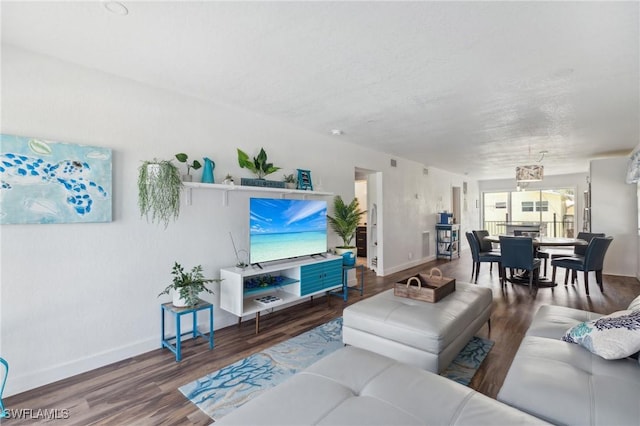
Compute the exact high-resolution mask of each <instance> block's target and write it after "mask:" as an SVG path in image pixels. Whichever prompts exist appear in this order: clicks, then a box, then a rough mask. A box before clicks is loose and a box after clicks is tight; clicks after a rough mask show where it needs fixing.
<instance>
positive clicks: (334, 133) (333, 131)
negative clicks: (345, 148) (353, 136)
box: [331, 129, 344, 136]
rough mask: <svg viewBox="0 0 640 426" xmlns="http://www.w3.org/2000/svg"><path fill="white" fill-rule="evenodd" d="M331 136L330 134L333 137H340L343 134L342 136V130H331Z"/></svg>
mask: <svg viewBox="0 0 640 426" xmlns="http://www.w3.org/2000/svg"><path fill="white" fill-rule="evenodd" d="M331 134H332V135H333V136H340V135H343V134H344V132H343V131H342V130H340V129H333V130H332V131H331Z"/></svg>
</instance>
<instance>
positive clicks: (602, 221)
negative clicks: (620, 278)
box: [590, 157, 638, 277]
mask: <svg viewBox="0 0 640 426" xmlns="http://www.w3.org/2000/svg"><path fill="white" fill-rule="evenodd" d="M628 164H629V159H628V158H627V157H618V158H607V159H600V160H593V161H591V164H590V174H591V229H592V230H593V232H604V233H605V234H606V235H607V236H609V235H610V236H612V237H613V242H612V243H611V245H610V246H609V251H607V256H606V257H605V261H604V270H603V272H604V273H605V274H613V275H624V276H629V277H635V276H636V273H637V261H638V236H637V229H638V201H637V195H636V191H637V188H636V185H630V184H627V183H625V177H626V174H627V165H628Z"/></svg>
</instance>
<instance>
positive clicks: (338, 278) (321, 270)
mask: <svg viewBox="0 0 640 426" xmlns="http://www.w3.org/2000/svg"><path fill="white" fill-rule="evenodd" d="M341 284H342V259H336V260H330V261H328V262H320V263H315V264H313V265H304V266H302V267H301V268H300V295H301V296H305V295H307V294H312V293H317V292H319V291H322V290H324V289H327V288H331V287H335V286H337V285H341Z"/></svg>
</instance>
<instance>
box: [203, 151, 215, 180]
mask: <svg viewBox="0 0 640 426" xmlns="http://www.w3.org/2000/svg"><path fill="white" fill-rule="evenodd" d="M215 168H216V163H214V162H213V161H212V160H211V159H209V158H207V157H204V170H203V171H202V183H214V180H213V169H215Z"/></svg>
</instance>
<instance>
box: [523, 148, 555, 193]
mask: <svg viewBox="0 0 640 426" xmlns="http://www.w3.org/2000/svg"><path fill="white" fill-rule="evenodd" d="M547 152H548V151H540V159H539V160H538V163H541V162H542V159H543V158H544V156H545V154H547ZM543 177H544V166H543V165H542V164H530V165H526V166H517V167H516V184H517V187H518V190H520V188H526V187H527V185H528V184H529V182H539V181H541V180H542V178H543Z"/></svg>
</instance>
